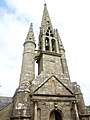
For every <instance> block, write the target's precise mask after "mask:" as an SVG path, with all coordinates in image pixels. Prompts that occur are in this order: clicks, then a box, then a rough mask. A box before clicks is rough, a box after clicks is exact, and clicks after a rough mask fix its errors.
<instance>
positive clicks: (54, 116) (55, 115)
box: [49, 110, 62, 120]
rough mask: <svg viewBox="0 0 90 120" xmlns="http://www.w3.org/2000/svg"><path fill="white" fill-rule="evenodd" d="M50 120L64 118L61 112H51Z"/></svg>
mask: <svg viewBox="0 0 90 120" xmlns="http://www.w3.org/2000/svg"><path fill="white" fill-rule="evenodd" d="M49 120H62V116H61V114H60V112H58V111H57V110H54V111H52V112H51V114H50V118H49Z"/></svg>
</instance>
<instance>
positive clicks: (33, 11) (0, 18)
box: [0, 0, 90, 105]
mask: <svg viewBox="0 0 90 120" xmlns="http://www.w3.org/2000/svg"><path fill="white" fill-rule="evenodd" d="M46 3H47V8H48V11H49V15H50V18H51V21H52V25H53V27H54V28H56V29H58V31H59V34H60V37H61V40H62V42H63V45H64V48H65V53H66V58H67V64H68V68H69V73H70V78H71V81H72V82H74V81H76V82H77V83H78V84H79V85H80V87H81V91H82V93H83V96H84V100H85V104H86V105H90V95H89V94H90V72H89V71H90V54H89V52H90V0H46ZM43 8H44V0H0V86H1V87H0V95H2V96H13V95H14V92H15V90H16V88H17V87H18V85H19V78H20V72H21V65H22V54H23V43H24V41H25V38H26V36H27V32H28V29H29V26H30V23H33V28H34V34H35V39H36V42H37V41H38V35H39V27H40V25H41V20H42V14H43Z"/></svg>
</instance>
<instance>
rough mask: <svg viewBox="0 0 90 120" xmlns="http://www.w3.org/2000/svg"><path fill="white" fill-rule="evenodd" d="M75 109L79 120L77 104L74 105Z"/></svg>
mask: <svg viewBox="0 0 90 120" xmlns="http://www.w3.org/2000/svg"><path fill="white" fill-rule="evenodd" d="M74 107H75V112H76V119H77V120H79V115H78V110H77V106H76V103H74Z"/></svg>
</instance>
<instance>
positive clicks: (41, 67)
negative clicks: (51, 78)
mask: <svg viewBox="0 0 90 120" xmlns="http://www.w3.org/2000/svg"><path fill="white" fill-rule="evenodd" d="M38 49H39V52H40V57H39V59H38V73H39V74H40V73H41V72H42V71H43V72H47V73H52V74H54V73H55V74H58V75H61V74H66V76H68V77H69V73H68V68H67V66H66V58H65V50H64V47H63V45H62V41H61V39H60V36H59V34H58V30H57V29H53V26H52V23H51V20H50V16H49V13H48V10H47V5H46V4H44V11H43V17H42V22H41V27H40V35H39V48H38ZM53 68H54V69H53Z"/></svg>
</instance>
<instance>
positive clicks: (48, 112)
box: [8, 4, 90, 120]
mask: <svg viewBox="0 0 90 120" xmlns="http://www.w3.org/2000/svg"><path fill="white" fill-rule="evenodd" d="M35 46H36V44H35V37H34V32H33V25H32V24H31V25H30V28H29V31H28V34H27V37H26V40H25V42H24V51H23V60H22V68H21V75H20V83H19V87H18V89H17V90H16V92H15V95H14V97H13V102H12V112H11V117H10V119H11V120H90V116H89V114H88V111H87V109H86V106H85V104H84V100H83V95H82V93H81V90H80V86H79V85H78V84H77V83H76V82H73V83H72V82H71V80H70V76H69V71H68V66H67V60H66V57H65V49H64V47H63V44H62V41H61V38H60V36H59V33H58V30H57V29H53V26H52V23H51V20H50V17H49V13H48V10H47V5H46V4H44V11H43V16H42V22H41V27H40V34H39V43H38V50H35ZM35 61H36V62H37V64H38V75H37V76H36V78H35ZM8 120H9V119H8Z"/></svg>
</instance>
